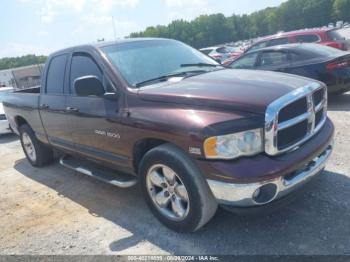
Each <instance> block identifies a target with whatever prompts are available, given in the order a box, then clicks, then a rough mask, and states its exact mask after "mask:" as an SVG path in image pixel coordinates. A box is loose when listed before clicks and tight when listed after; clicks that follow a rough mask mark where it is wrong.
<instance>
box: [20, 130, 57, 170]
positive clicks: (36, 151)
mask: <svg viewBox="0 0 350 262" xmlns="http://www.w3.org/2000/svg"><path fill="white" fill-rule="evenodd" d="M19 135H20V140H21V144H22V148H23V151H24V154H25V155H26V157H27V159H28V161H29V163H30V164H31V165H32V166H35V167H41V166H44V165H46V164H48V163H50V162H52V161H53V150H52V149H51V148H49V147H47V146H46V145H44V144H43V143H41V142H40V141H39V140H38V139H37V138H36V136H35V134H34V131H33V130H32V129H31V127H30V126H29V125H26V124H24V125H22V126H20V128H19Z"/></svg>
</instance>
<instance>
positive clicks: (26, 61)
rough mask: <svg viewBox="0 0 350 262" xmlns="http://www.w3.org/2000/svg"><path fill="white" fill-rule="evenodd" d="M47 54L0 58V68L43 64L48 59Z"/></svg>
mask: <svg viewBox="0 0 350 262" xmlns="http://www.w3.org/2000/svg"><path fill="white" fill-rule="evenodd" d="M46 58H47V57H46V56H43V55H40V56H36V55H24V56H20V57H5V58H1V59H0V70H3V69H9V68H15V67H21V66H28V65H35V64H42V63H45V61H46Z"/></svg>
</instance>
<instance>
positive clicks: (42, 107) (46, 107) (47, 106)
mask: <svg viewBox="0 0 350 262" xmlns="http://www.w3.org/2000/svg"><path fill="white" fill-rule="evenodd" d="M39 107H40V109H49V108H50V107H49V105H47V104H41V105H40V106H39Z"/></svg>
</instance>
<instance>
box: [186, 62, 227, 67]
mask: <svg viewBox="0 0 350 262" xmlns="http://www.w3.org/2000/svg"><path fill="white" fill-rule="evenodd" d="M180 66H181V67H191V66H202V67H205V66H208V67H218V66H221V65H215V64H207V63H194V64H182V65H180Z"/></svg>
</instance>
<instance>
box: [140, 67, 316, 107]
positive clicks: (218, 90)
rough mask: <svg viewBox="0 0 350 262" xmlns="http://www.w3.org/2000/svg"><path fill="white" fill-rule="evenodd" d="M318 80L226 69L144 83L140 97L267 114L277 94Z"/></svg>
mask: <svg viewBox="0 0 350 262" xmlns="http://www.w3.org/2000/svg"><path fill="white" fill-rule="evenodd" d="M311 82H315V80H312V79H308V78H304V77H299V76H294V75H289V74H283V73H276V72H268V71H258V70H241V69H238V70H233V69H225V70H218V71H214V72H210V73H205V74H201V75H197V76H193V77H188V78H177V79H169V80H168V81H167V82H162V83H157V84H154V85H150V86H146V87H142V88H140V89H139V92H138V94H139V96H140V98H141V99H144V100H149V101H158V102H165V103H177V104H184V105H191V106H201V107H206V108H211V107H213V108H221V109H224V110H227V109H228V110H236V111H245V112H251V113H257V114H264V113H265V110H266V107H267V106H268V105H269V104H270V103H271V102H273V101H274V100H276V99H277V98H279V97H281V96H283V95H285V94H286V93H289V92H291V91H292V90H294V89H296V88H299V87H302V86H305V85H307V84H309V83H311Z"/></svg>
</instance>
